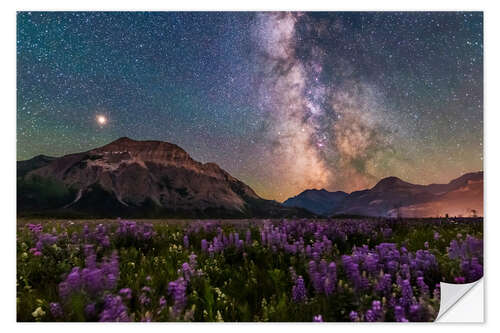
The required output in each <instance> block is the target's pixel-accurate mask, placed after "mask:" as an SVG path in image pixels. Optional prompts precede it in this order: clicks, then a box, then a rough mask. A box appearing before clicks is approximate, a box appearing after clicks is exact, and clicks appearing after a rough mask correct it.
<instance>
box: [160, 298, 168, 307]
mask: <svg viewBox="0 0 500 333" xmlns="http://www.w3.org/2000/svg"><path fill="white" fill-rule="evenodd" d="M158 303H159V305H160V307H161V308H164V307H165V306H166V305H167V299H166V298H165V296H162V297H160V300H159V302H158Z"/></svg>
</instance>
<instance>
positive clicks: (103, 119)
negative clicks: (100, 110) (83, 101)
mask: <svg viewBox="0 0 500 333" xmlns="http://www.w3.org/2000/svg"><path fill="white" fill-rule="evenodd" d="M96 120H97V123H98V124H99V125H101V126H104V125H106V123H107V122H108V119H107V118H106V116H103V115H102V114H100V115H97V117H96Z"/></svg>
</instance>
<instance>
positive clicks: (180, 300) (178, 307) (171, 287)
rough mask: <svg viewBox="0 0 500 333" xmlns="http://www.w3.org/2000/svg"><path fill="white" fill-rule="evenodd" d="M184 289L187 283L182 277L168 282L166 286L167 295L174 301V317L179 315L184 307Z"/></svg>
mask: <svg viewBox="0 0 500 333" xmlns="http://www.w3.org/2000/svg"><path fill="white" fill-rule="evenodd" d="M186 288H187V283H186V281H185V280H184V278H183V277H180V278H178V279H177V280H175V281H172V282H169V284H168V288H167V291H168V294H169V295H171V296H172V297H173V299H174V307H173V311H174V314H175V315H179V314H180V313H181V312H182V310H184V307H185V306H186V301H187V300H186Z"/></svg>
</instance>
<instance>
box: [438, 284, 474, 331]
mask: <svg viewBox="0 0 500 333" xmlns="http://www.w3.org/2000/svg"><path fill="white" fill-rule="evenodd" d="M440 286H441V287H440V289H441V301H440V307H439V313H438V315H437V317H436V322H455V323H456V322H483V321H484V313H483V308H484V307H483V299H484V297H483V279H482V278H481V279H480V280H478V281H475V282H472V283H466V284H451V283H445V282H441V283H440Z"/></svg>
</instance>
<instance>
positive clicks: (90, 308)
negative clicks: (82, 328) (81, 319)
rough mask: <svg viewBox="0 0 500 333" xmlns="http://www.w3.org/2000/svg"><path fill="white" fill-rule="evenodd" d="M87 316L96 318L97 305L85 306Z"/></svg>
mask: <svg viewBox="0 0 500 333" xmlns="http://www.w3.org/2000/svg"><path fill="white" fill-rule="evenodd" d="M85 315H86V316H87V317H94V316H95V315H96V312H95V303H89V304H87V305H86V306H85Z"/></svg>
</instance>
